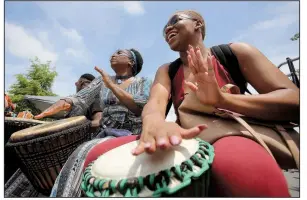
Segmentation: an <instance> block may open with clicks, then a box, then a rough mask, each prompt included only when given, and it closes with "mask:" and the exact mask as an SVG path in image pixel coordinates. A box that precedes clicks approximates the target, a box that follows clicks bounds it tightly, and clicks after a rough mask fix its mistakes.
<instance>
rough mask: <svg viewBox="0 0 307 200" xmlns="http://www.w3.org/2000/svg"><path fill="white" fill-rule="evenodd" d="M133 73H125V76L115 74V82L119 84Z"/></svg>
mask: <svg viewBox="0 0 307 200" xmlns="http://www.w3.org/2000/svg"><path fill="white" fill-rule="evenodd" d="M132 76H133V75H127V76H115V82H116V83H117V84H118V85H119V84H122V83H123V81H124V80H127V79H129V78H131V77H132Z"/></svg>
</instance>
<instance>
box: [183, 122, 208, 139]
mask: <svg viewBox="0 0 307 200" xmlns="http://www.w3.org/2000/svg"><path fill="white" fill-rule="evenodd" d="M207 127H208V126H207V125H206V124H201V125H198V126H195V127H193V128H190V129H184V128H180V134H181V136H182V138H184V139H191V138H194V137H196V136H197V135H198V134H200V133H201V132H202V131H203V130H204V129H206V128H207Z"/></svg>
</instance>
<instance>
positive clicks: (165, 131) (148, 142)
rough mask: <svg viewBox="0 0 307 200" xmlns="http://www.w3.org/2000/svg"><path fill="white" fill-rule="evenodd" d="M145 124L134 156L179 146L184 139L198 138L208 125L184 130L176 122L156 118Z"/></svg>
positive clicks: (133, 151)
mask: <svg viewBox="0 0 307 200" xmlns="http://www.w3.org/2000/svg"><path fill="white" fill-rule="evenodd" d="M148 117H150V118H151V119H147V120H145V121H147V122H145V123H144V124H143V131H142V134H141V138H140V140H139V144H138V146H137V147H136V148H135V149H133V150H132V152H131V153H132V154H133V155H140V154H142V153H144V152H147V153H154V152H155V151H156V149H157V148H159V149H168V148H170V147H171V146H177V145H179V144H180V143H181V141H182V139H190V138H194V137H196V136H197V135H198V134H200V133H201V132H202V131H203V130H204V129H206V128H207V125H205V124H201V125H198V126H195V127H193V128H190V129H184V128H182V127H180V126H179V125H178V124H176V123H174V122H166V121H164V120H155V119H154V116H148Z"/></svg>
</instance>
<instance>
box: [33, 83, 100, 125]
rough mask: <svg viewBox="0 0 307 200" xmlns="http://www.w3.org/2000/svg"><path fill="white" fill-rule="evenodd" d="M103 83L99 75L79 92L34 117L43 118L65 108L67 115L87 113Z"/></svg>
mask: <svg viewBox="0 0 307 200" xmlns="http://www.w3.org/2000/svg"><path fill="white" fill-rule="evenodd" d="M102 85H103V83H102V78H101V77H98V78H96V79H95V80H93V81H92V82H91V83H90V84H89V85H88V86H86V87H85V88H84V89H82V90H81V91H79V92H78V93H77V94H75V95H72V96H69V97H66V98H64V99H63V100H59V101H57V102H56V103H55V104H53V105H52V106H50V107H49V108H47V109H46V110H44V112H42V113H41V114H39V115H36V116H35V117H34V118H35V119H41V118H44V117H46V116H51V115H54V114H56V113H58V112H60V111H63V110H65V111H68V113H67V114H66V117H72V116H78V115H86V112H87V109H88V108H89V106H90V105H91V104H92V103H93V102H94V101H95V97H96V96H97V95H99V94H100V92H101V90H102V87H103V86H102Z"/></svg>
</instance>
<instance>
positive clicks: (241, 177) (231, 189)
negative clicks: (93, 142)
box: [212, 136, 289, 197]
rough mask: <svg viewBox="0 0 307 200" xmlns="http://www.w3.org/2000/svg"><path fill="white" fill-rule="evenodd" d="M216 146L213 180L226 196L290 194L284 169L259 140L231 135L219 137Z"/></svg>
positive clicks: (281, 195)
mask: <svg viewBox="0 0 307 200" xmlns="http://www.w3.org/2000/svg"><path fill="white" fill-rule="evenodd" d="M213 146H214V149H215V158H214V161H213V164H212V181H213V185H216V186H215V187H217V188H216V189H217V190H220V191H219V192H221V193H224V195H225V196H245V197H256V196H258V197H260V196H261V197H264V196H267V197H272V196H274V197H286V196H289V191H288V187H287V182H286V179H285V177H284V175H283V173H282V171H281V169H280V168H279V166H278V164H277V163H276V161H275V160H274V159H272V157H271V156H270V155H269V154H268V153H267V152H266V150H265V149H264V148H263V147H262V146H260V145H259V144H258V143H256V142H254V141H252V140H250V139H247V138H244V137H239V136H230V137H225V138H222V139H220V140H218V141H216V142H215V143H214V144H213Z"/></svg>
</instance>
